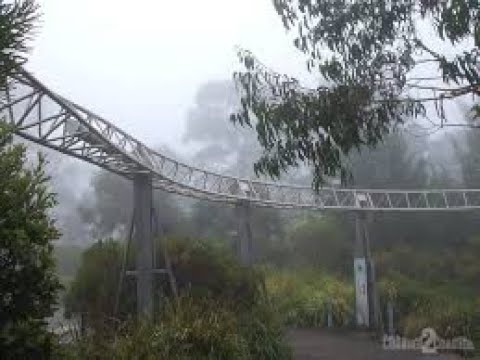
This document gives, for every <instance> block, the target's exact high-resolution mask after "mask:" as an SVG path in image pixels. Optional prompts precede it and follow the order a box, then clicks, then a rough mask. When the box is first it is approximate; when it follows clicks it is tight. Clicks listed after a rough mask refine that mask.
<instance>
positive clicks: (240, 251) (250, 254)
mask: <svg viewBox="0 0 480 360" xmlns="http://www.w3.org/2000/svg"><path fill="white" fill-rule="evenodd" d="M236 210H237V211H236V214H237V221H238V224H239V229H238V236H237V237H236V240H237V244H236V246H235V248H236V252H237V255H238V257H239V259H240V261H241V262H242V263H244V264H252V263H253V260H254V248H253V237H252V227H251V224H250V204H249V202H247V201H241V202H238V203H237V205H236Z"/></svg>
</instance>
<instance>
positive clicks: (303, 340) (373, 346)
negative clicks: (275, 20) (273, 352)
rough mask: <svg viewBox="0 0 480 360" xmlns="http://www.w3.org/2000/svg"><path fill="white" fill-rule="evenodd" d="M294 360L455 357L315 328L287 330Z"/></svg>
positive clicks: (431, 359)
mask: <svg viewBox="0 0 480 360" xmlns="http://www.w3.org/2000/svg"><path fill="white" fill-rule="evenodd" d="M288 336H289V338H290V341H291V343H292V345H293V348H294V359H295V360H424V359H429V360H459V359H460V357H458V356H455V355H434V356H432V355H422V354H421V352H420V351H413V350H412V351H405V350H402V351H392V350H383V349H382V346H381V344H380V343H378V342H376V341H374V340H373V339H372V337H371V336H370V335H369V334H366V333H354V332H345V331H342V332H340V331H327V330H319V329H291V330H290V331H289V332H288Z"/></svg>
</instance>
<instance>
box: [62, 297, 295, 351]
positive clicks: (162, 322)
mask: <svg viewBox="0 0 480 360" xmlns="http://www.w3.org/2000/svg"><path fill="white" fill-rule="evenodd" d="M279 324H280V323H279V322H278V321H277V320H276V319H275V315H274V313H273V312H272V311H271V309H270V307H268V306H266V304H264V305H257V306H255V307H254V308H253V309H252V311H250V312H247V311H245V310H243V311H242V312H240V311H238V309H237V308H236V307H235V306H234V305H232V304H226V303H225V302H222V301H218V300H213V299H208V298H200V297H192V296H187V295H183V296H181V297H180V298H179V299H178V300H169V301H168V302H167V304H166V306H165V307H164V309H163V311H162V315H161V316H160V317H159V320H158V322H156V323H129V324H127V325H126V326H125V327H124V329H123V330H121V331H120V332H119V333H117V334H116V336H115V337H113V338H111V339H110V341H105V339H103V340H102V341H101V342H99V341H97V340H96V337H95V336H93V335H91V336H89V337H87V338H84V339H82V340H80V341H78V342H76V343H75V344H74V345H69V346H67V347H66V350H68V351H65V353H67V354H68V355H69V356H70V358H72V359H75V358H77V357H82V358H88V359H98V360H103V359H118V360H123V359H125V360H131V359H158V360H163V359H165V360H167V359H168V360H187V359H188V360H190V359H195V360H197V359H198V360H250V359H258V360H274V359H275V360H288V359H291V351H290V349H289V347H288V346H287V345H285V341H284V338H283V332H282V329H281V326H280V325H279Z"/></svg>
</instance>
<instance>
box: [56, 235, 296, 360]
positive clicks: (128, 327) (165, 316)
mask: <svg viewBox="0 0 480 360" xmlns="http://www.w3.org/2000/svg"><path fill="white" fill-rule="evenodd" d="M167 248H168V251H169V254H170V258H171V262H172V267H173V270H174V273H175V278H176V285H177V289H178V294H179V295H178V297H177V296H175V294H174V293H173V292H172V291H171V289H169V286H168V281H167V279H166V278H159V279H157V281H156V285H157V286H156V293H157V294H158V299H157V301H158V303H157V304H158V305H161V306H159V307H158V309H157V311H156V316H155V319H154V321H153V322H149V323H141V322H140V323H139V322H133V321H132V320H129V319H131V318H132V317H134V315H135V306H134V304H135V288H132V287H131V286H129V287H125V286H124V287H123V289H124V290H123V291H122V292H121V293H118V292H117V290H118V288H117V287H118V284H119V276H120V264H121V262H122V244H120V243H118V242H115V241H113V240H107V241H101V242H98V243H96V244H94V245H93V246H92V247H91V248H89V249H88V250H87V251H85V253H84V254H83V257H82V262H81V264H80V267H79V270H78V274H77V276H76V278H75V280H74V281H73V283H72V286H71V288H70V291H69V292H68V294H67V297H66V306H67V311H68V312H70V313H73V314H85V315H86V316H83V321H85V323H84V324H83V326H84V327H85V328H87V329H88V331H87V334H84V336H83V337H81V338H80V339H79V341H76V342H74V343H73V344H72V345H66V346H65V347H64V348H63V350H64V351H65V352H66V353H67V354H69V355H70V356H72V357H74V358H75V356H79V355H80V354H82V355H83V354H88V357H89V358H96V359H112V358H115V359H130V358H132V357H133V356H136V357H138V356H140V358H143V357H145V358H158V359H192V358H195V359H260V360H261V359H265V360H267V359H272V360H273V359H289V358H290V356H291V353H290V350H289V348H288V346H287V345H286V344H285V341H284V328H283V326H282V325H283V322H282V319H281V318H279V317H278V313H277V312H276V308H275V304H274V303H272V302H271V301H270V298H269V296H268V294H267V293H266V292H265V289H264V284H263V276H262V273H261V272H259V271H257V270H255V269H252V268H248V267H245V266H243V265H241V264H240V263H239V262H238V261H237V260H236V258H235V257H234V256H233V254H232V253H231V252H230V251H228V249H227V248H226V247H225V244H223V245H222V244H220V243H218V242H214V241H206V240H199V239H189V238H179V239H169V240H168V241H167ZM161 261H162V260H161V258H159V259H158V262H159V263H160V262H161ZM126 282H128V283H129V284H130V285H132V284H131V281H130V280H128V279H127V280H126ZM117 296H118V298H117ZM117 299H118V300H119V301H120V306H119V311H118V312H117V313H115V308H116V306H115V301H116V300H117ZM67 335H69V334H67Z"/></svg>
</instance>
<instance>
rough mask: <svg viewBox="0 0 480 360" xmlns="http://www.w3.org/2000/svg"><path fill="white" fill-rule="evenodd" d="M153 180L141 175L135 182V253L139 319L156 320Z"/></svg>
mask: <svg viewBox="0 0 480 360" xmlns="http://www.w3.org/2000/svg"><path fill="white" fill-rule="evenodd" d="M152 201H153V200H152V177H151V175H150V174H146V173H138V174H135V177H134V179H133V204H134V208H135V211H134V214H135V215H134V226H135V237H134V250H135V257H136V271H135V274H136V276H137V312H138V315H139V316H140V317H147V318H152V317H153V282H152V276H153V232H152V209H153V204H152Z"/></svg>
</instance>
